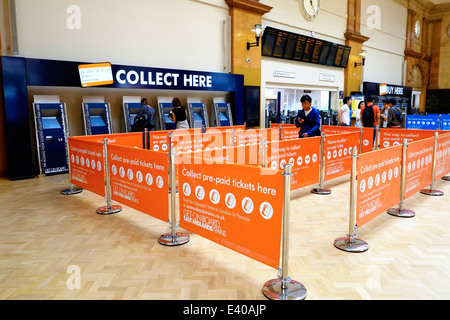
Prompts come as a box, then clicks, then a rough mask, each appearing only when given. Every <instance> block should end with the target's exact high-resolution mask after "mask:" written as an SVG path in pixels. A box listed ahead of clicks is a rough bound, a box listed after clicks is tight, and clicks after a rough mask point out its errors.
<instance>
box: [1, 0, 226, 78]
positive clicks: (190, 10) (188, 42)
mask: <svg viewBox="0 0 450 320" xmlns="http://www.w3.org/2000/svg"><path fill="white" fill-rule="evenodd" d="M2 1H3V2H6V0H2ZM71 5H77V6H78V8H79V15H77V13H76V12H74V11H71V10H70V8H71V7H70V6H71ZM68 9H69V11H68ZM228 10H229V9H228V6H227V5H226V4H225V2H224V1H219V0H77V1H73V0H39V1H36V0H16V12H17V32H18V40H19V41H18V46H19V56H23V57H29V58H43V59H56V60H75V61H87V62H96V61H109V62H111V63H116V64H128V65H137V66H154V67H162V68H173V69H189V70H205V71H211V72H222V71H223V70H224V69H223V67H224V65H223V61H224V54H223V52H224V50H223V46H224V45H223V21H224V19H226V18H227V16H228ZM78 16H79V17H80V19H79V21H80V24H79V29H73V30H71V29H70V27H68V26H67V22H68V21H69V25H70V22H74V21H76V19H77V17H78ZM74 19H75V20H74ZM3 29H6V27H5V28H2V30H3ZM2 36H3V34H2ZM7 38H9V37H5V36H4V37H2V40H3V41H2V42H3V47H4V48H5V47H6V46H7V43H5V42H8V41H9V39H7ZM4 51H6V50H4ZM3 54H8V52H3Z"/></svg>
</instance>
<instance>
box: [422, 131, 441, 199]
mask: <svg viewBox="0 0 450 320" xmlns="http://www.w3.org/2000/svg"><path fill="white" fill-rule="evenodd" d="M438 137H439V134H438V133H437V132H435V133H434V150H433V162H432V169H431V185H430V188H429V189H422V190H420V193H422V194H426V195H429V196H443V195H444V192H442V191H440V190H436V189H434V186H435V183H434V182H435V181H434V180H435V178H436V160H437V147H438Z"/></svg>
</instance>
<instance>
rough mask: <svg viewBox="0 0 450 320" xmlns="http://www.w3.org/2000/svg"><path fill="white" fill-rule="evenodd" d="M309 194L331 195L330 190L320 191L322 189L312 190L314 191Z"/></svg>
mask: <svg viewBox="0 0 450 320" xmlns="http://www.w3.org/2000/svg"><path fill="white" fill-rule="evenodd" d="M311 193H315V194H321V195H327V194H331V190H329V189H322V188H314V189H311Z"/></svg>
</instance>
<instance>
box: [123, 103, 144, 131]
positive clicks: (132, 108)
mask: <svg viewBox="0 0 450 320" xmlns="http://www.w3.org/2000/svg"><path fill="white" fill-rule="evenodd" d="M122 106H123V119H124V124H125V132H131V126H132V125H133V123H134V117H135V116H137V115H138V113H139V111H140V110H141V109H142V105H141V97H123V104H122Z"/></svg>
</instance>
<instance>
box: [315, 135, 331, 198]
mask: <svg viewBox="0 0 450 320" xmlns="http://www.w3.org/2000/svg"><path fill="white" fill-rule="evenodd" d="M325 140H326V135H325V134H323V135H322V137H321V139H320V156H319V159H320V160H319V163H320V168H319V187H318V188H313V189H311V193H315V194H320V195H327V194H331V190H330V189H324V188H322V187H323V185H324V181H325V157H326V155H325Z"/></svg>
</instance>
